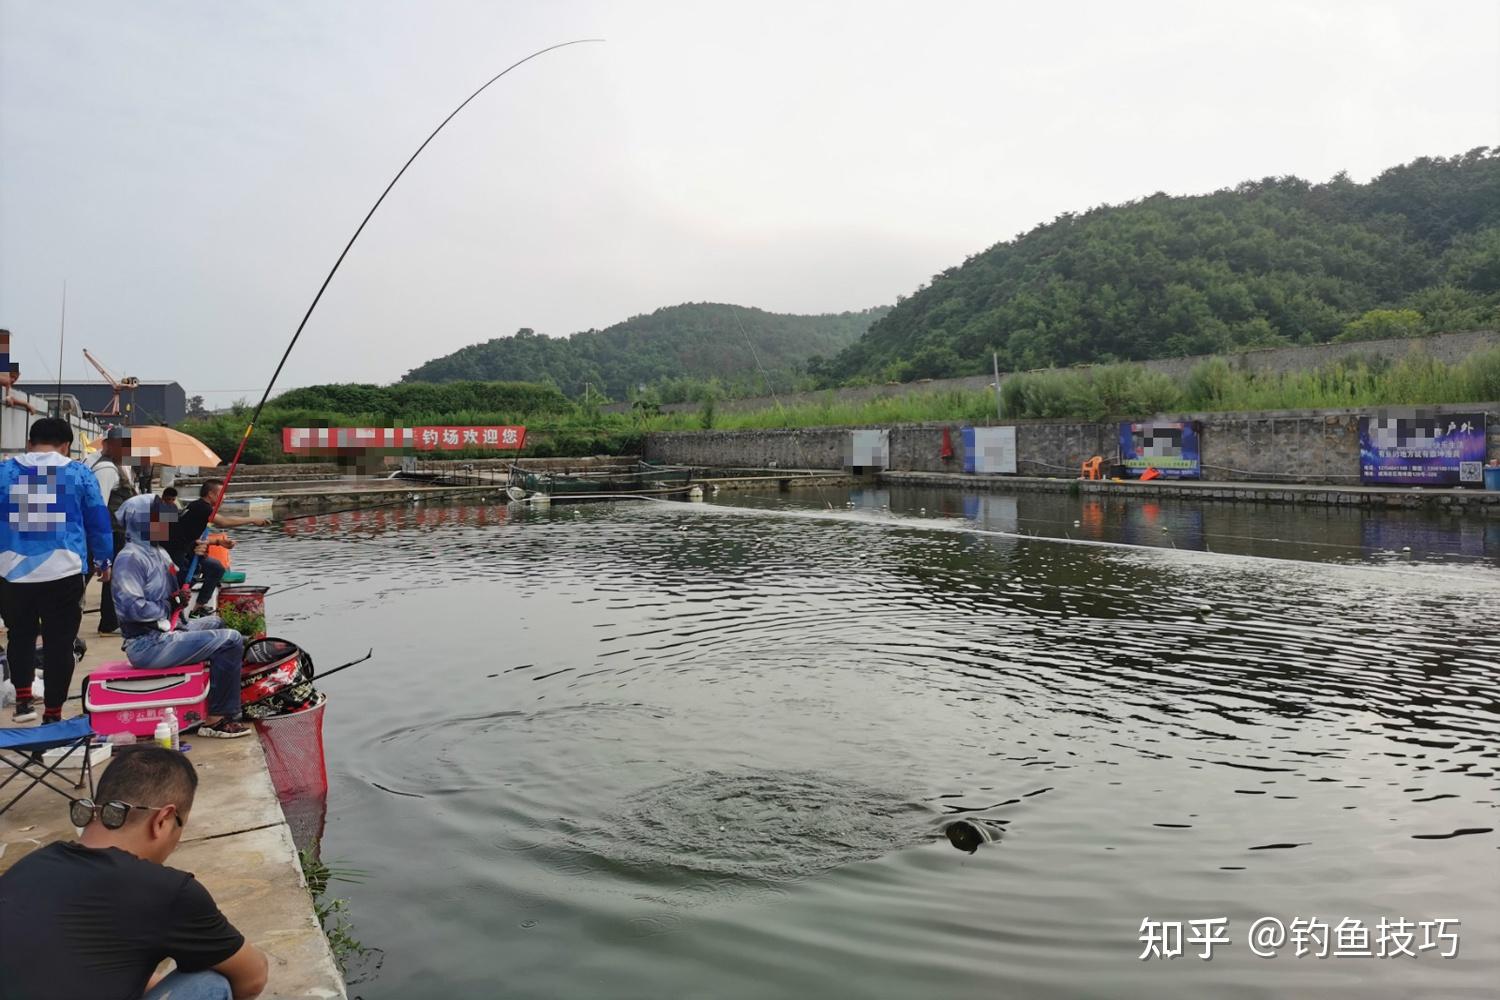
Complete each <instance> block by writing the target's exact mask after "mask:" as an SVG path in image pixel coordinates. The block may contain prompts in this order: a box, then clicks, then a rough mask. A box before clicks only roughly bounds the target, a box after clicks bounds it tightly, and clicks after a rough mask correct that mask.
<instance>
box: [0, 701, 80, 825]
mask: <svg viewBox="0 0 1500 1000" xmlns="http://www.w3.org/2000/svg"><path fill="white" fill-rule="evenodd" d="M93 742H94V729H93V727H92V726H91V725H90V724H89V719H88V716H86V715H80V716H78V717H77V718H73V719H68V720H67V721H66V722H48V723H46V724H44V725H40V726H33V727H32V728H30V729H0V764H4V765H5V766H6V767H8V768H10V769H11V772H12V773H11V774H9V775H7V776H6V778H5V780H4V781H0V789H4V788H5V786H7V785H9V784H10V783H11V782H12V781H15V780H17V779H26V778H30V779H31V780H30V782H29V783H28V784H27V785H26V787H24V788H22V789H21V790H20V791H19V792H17V793H16V794H15V797H14V798H12V799H11V800H10V801H9V802H7V803H5V805H3V806H0V816H3V815H4V814H5V812H6V810H8V809H10V807H11V806H13V805H15V804H16V803H17V802H19V801H21V798H22V796H24V795H25V794H26V793H27V792H29V791H31V790H32V789H33V788H35V787H36V786H37V785H44V786H46V787H47V788H50V789H52V790H53V791H54V792H56V793H57V794H59V795H61V796H62V797H63V798H65V799H68V800H69V801H71V800H72V799H74V798H75V797H76V796H75V794H74V793H75V792H77V790H78V789H80V788H82V787H84V785H85V784H86V785H88V789H89V798H93V796H94V767H93V760H92V758H91V757H90V755H89V745H90V744H92V743H93ZM58 747H67V750H66V751H65V752H64V753H63V754H62V755H61V756H59V757H58V758H57V759H56V760H55V761H53V762H52V763H51V764H50V765H44V763H43V760H42V752H43V751H45V750H54V749H56V748H58ZM80 751H81V752H82V753H83V764H82V766H81V767H80V769H79V775H78V783H77V784H76V785H73V786H72V787H71V788H64V787H61V786H59V785H54V784H53V783H52V781H51V780H49V779H53V778H60V777H61V775H59V774H58V773H57V769H58V768H60V767H62V766H63V764H65V763H66V762H67V761H68V759H69V758H71V757H72V756H73V755H74V754H75V753H79V752H80Z"/></svg>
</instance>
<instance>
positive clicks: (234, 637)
mask: <svg viewBox="0 0 1500 1000" xmlns="http://www.w3.org/2000/svg"><path fill="white" fill-rule="evenodd" d="M175 516H176V515H175V514H174V512H173V511H172V510H171V509H169V508H168V507H167V505H166V504H165V503H163V502H162V500H161V499H160V498H159V497H153V496H136V497H131V498H130V499H129V500H126V501H125V505H124V506H123V507H121V508H120V522H121V523H122V524H124V526H125V548H124V549H122V550H121V551H120V554H119V555H118V556H116V557H115V566H114V579H113V582H112V583H111V586H112V587H113V588H114V591H115V608H116V609H117V610H118V611H119V613H120V634H121V635H122V636H124V638H125V644H124V648H125V658H126V659H127V660H129V661H130V665H131V666H132V667H141V668H150V667H180V666H183V665H185V664H189V663H202V662H203V661H204V660H207V661H208V712H207V715H206V716H205V717H204V720H203V723H202V725H200V726H199V727H198V735H199V736H204V737H210V738H216V739H235V738H237V737H240V736H249V735H250V727H249V726H247V725H245V724H244V723H242V722H240V721H239V714H240V666H241V664H243V663H244V660H245V637H244V636H242V635H240V634H239V633H238V632H236V631H235V630H234V629H232V628H225V627H224V623H223V622H222V621H220V620H219V619H218V618H214V617H212V616H210V617H207V618H196V619H193V620H192V621H185V620H184V619H179V623H180V625H179V627H176V628H174V627H173V624H172V612H173V611H174V610H181V608H182V604H183V603H185V602H186V599H187V595H186V594H184V593H183V592H182V591H181V590H179V588H178V586H177V567H176V565H175V564H174V563H173V562H172V558H171V556H169V555H168V554H167V552H166V550H165V549H164V547H163V546H165V545H166V542H167V539H168V538H169V537H171V532H172V527H173V523H174V519H175ZM207 547H208V544H207V543H206V542H199V543H198V544H197V546H196V548H198V549H206V548H207ZM191 551H192V550H191V549H190V550H189V552H191Z"/></svg>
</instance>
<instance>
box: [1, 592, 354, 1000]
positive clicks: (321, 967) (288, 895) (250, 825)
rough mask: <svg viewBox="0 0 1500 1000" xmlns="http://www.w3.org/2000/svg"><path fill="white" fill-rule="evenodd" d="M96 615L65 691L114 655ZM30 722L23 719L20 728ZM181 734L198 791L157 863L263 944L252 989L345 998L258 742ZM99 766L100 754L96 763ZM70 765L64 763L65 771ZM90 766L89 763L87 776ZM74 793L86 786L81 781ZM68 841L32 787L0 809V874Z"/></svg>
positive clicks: (60, 818) (75, 705)
mask: <svg viewBox="0 0 1500 1000" xmlns="http://www.w3.org/2000/svg"><path fill="white" fill-rule="evenodd" d="M85 602H86V603H85V606H86V607H90V608H95V609H97V608H98V606H99V583H98V581H97V580H96V581H94V582H92V583H91V584H90V585H89V588H88V592H87V596H86V598H85ZM98 622H99V618H98V613H97V610H96V611H94V612H92V613H89V614H85V615H84V618H83V626H82V627H81V628H80V629H79V633H78V634H79V637H80V638H82V639H83V640H84V642H86V643H88V647H89V648H88V652H87V653H86V654H85V655H84V658H83V662H82V663H80V664H79V665H78V667H77V669H75V671H74V673H73V690H72V691H71V692H70V693H71V694H75V695H76V694H77V693H78V692H79V688H80V684H81V682H82V679H83V676H84V675H85V674H87V673H88V672H89V671H90V670H93V669H95V668H97V667H98V666H99V665H100V664H101V663H104V662H105V661H107V660H120V659H123V658H124V654H123V653H122V652H121V651H120V637H119V636H118V635H99V634H98V633H97V632H96V629H97V627H98ZM81 711H82V704H81V702H80V700H79V699H77V698H74V699H71V700H69V701H68V702H67V703H66V704H65V705H64V707H63V715H64V716H65V717H71V716H75V715H78V714H80V713H81ZM10 717H11V712H10V709H8V708H7V709H5V710H4V712H3V713H0V727H9V726H12V725H14V724H13V723H12V722H11V721H10ZM33 725H35V724H34V723H23V724H22V727H21V728H29V727H31V726H33ZM184 742H186V743H188V744H189V745H190V747H191V750H190V751H189V753H188V759H189V760H191V761H192V762H193V765H194V766H195V767H196V769H197V771H198V794H197V796H196V798H195V800H194V802H193V808H192V810H191V811H190V812H189V813H188V820H187V825H186V826H185V827H184V828H183V831H182V842H181V844H180V845H179V846H178V848H177V850H176V851H175V852H174V853H173V854H172V856H171V858H169V859H168V860H167V864H169V865H171V866H172V867H173V868H178V869H181V870H182V871H187V872H192V873H193V875H194V876H196V877H197V879H198V881H199V882H201V883H203V885H204V887H206V888H207V889H208V891H209V892H210V893H212V894H213V897H214V901H215V902H217V903H218V904H219V908H220V909H221V910H223V911H224V915H225V916H227V917H228V918H229V921H230V922H231V923H232V924H234V925H235V926H236V927H237V928H239V930H240V932H241V933H243V934H244V935H245V938H246V940H248V941H250V942H251V943H253V944H255V945H257V946H259V947H260V948H261V949H262V950H263V951H265V953H266V955H267V956H268V957H269V959H270V965H271V969H270V978H269V980H268V982H267V985H266V991H265V992H264V993H262V994H261V996H263V997H277V998H290V997H298V998H303V997H314V998H320V1000H331V998H342V997H346V996H347V995H348V994H347V991H346V990H345V987H344V978H343V976H342V975H341V974H340V973H339V969H338V966H337V965H336V964H335V963H334V960H333V955H332V953H331V952H330V951H329V949H328V939H327V938H326V937H324V935H323V929H322V927H321V926H320V925H319V923H318V918H317V915H316V914H315V913H314V912H313V905H312V897H311V896H310V895H309V894H308V891H307V887H306V884H305V883H304V882H303V879H302V866H301V864H300V862H299V860H298V857H297V848H296V845H295V844H294V843H293V842H292V834H291V828H290V827H289V826H288V825H287V820H286V816H285V815H284V814H283V813H282V811H281V804H280V802H279V801H278V800H277V798H276V790H275V788H274V787H272V785H271V776H270V774H269V773H268V772H267V770H266V758H265V754H264V753H263V752H262V751H261V747H260V740H259V739H258V738H257V737H254V736H251V737H246V738H244V739H238V740H210V739H202V740H200V739H195V738H194V737H193V736H188V737H186V738H185V740H184ZM108 766H109V765H108V762H105V763H104V764H103V767H106V768H107V767H108ZM59 773H63V774H68V773H69V772H63V771H61V770H60V772H59ZM77 773H78V772H77V770H76V769H74V770H73V771H72V772H71V775H72V778H75V779H76V777H77ZM100 773H101V772H100V771H98V770H96V771H95V774H94V780H95V781H96V782H97V781H98V778H99V774H100ZM7 791H8V792H12V789H7ZM12 793H13V792H12ZM78 794H79V795H86V794H88V792H87V789H82V790H80V791H79V792H78ZM6 798H7V799H8V798H9V795H7V796H6ZM75 839H77V831H76V828H75V827H74V826H73V824H72V822H71V821H70V820H69V819H68V807H67V803H65V802H64V801H63V799H62V797H61V796H59V795H57V794H55V793H53V792H51V791H48V790H47V789H45V788H41V787H37V788H33V789H32V790H31V792H30V793H28V794H27V795H26V797H25V798H23V799H21V801H20V802H19V803H17V804H16V805H15V806H14V807H12V808H11V809H10V811H9V812H7V813H6V814H5V815H4V816H3V817H0V872H4V871H5V870H6V869H8V868H9V867H10V866H11V865H13V864H15V863H16V862H17V861H19V860H21V859H22V858H23V857H25V856H26V855H27V854H29V853H30V852H31V851H33V850H35V849H37V848H38V847H42V846H45V845H46V844H49V843H51V842H53V841H55V840H75Z"/></svg>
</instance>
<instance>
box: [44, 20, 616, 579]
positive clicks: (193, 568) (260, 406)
mask: <svg viewBox="0 0 1500 1000" xmlns="http://www.w3.org/2000/svg"><path fill="white" fill-rule="evenodd" d="M602 41H604V39H602V38H575V39H573V40H572V41H569V42H559V43H557V44H556V45H549V46H547V47H546V48H544V49H538V50H537V51H535V52H533V53H532V54H531V55H529V56H527V57H526V58H524V59H519V60H517V61H516V62H513V63H511V64H510V65H509V66H507V67H505V68H504V69H503V70H501V71H500V72H498V73H496V74H495V75H494V76H492V77H490V78H489V79H488V80H486V81H485V82H484V84H483V85H482V86H480V88H479V89H478V90H476V91H474V93H472V94H470V95H469V96H468V97H466V98H464V100H463V103H461V104H459V106H458V107H456V108H454V109H453V110H452V111H450V112H449V113H448V117H446V118H444V119H443V120H442V121H441V122H439V123H438V127H437V128H435V129H433V130H432V134H431V135H429V136H428V137H427V138H426V139H423V140H422V145H420V146H418V147H417V151H416V152H415V153H412V154H411V156H410V157H408V158H407V161H406V162H405V163H404V164H402V166H401V169H400V170H398V171H396V176H395V177H392V178H391V182H390V183H389V184H387V185H386V186H385V190H384V191H382V192H380V197H379V198H376V199H375V204H373V205H371V206H370V210H369V211H368V212H366V213H365V217H364V220H363V221H361V222H360V224H359V228H358V229H356V230H354V235H353V236H351V237H349V242H348V243H346V244H344V250H343V252H342V253H340V254H339V257H338V260H336V261H334V262H333V268H332V269H331V270H330V271H329V272H328V276H327V277H326V278H324V279H323V284H322V285H320V286H319V287H318V294H316V295H314V296H313V300H312V304H311V305H309V306H308V307H307V312H305V313H303V314H302V322H300V323H298V324H297V330H296V332H295V333H293V334H292V339H291V342H290V343H288V344H287V345H286V350H285V351H284V352H282V355H281V361H280V362H278V363H277V365H276V370H275V371H274V372H272V373H271V381H269V382H267V383H266V391H265V392H263V393H261V396H260V402H259V403H256V404H255V411H254V412H253V413H251V415H250V422H249V423H248V424H246V425H245V433H244V434H243V435H241V437H240V444H239V447H238V448H236V449H235V451H234V458H233V459H231V460H230V462H229V468H228V470H227V471H226V472H225V473H224V482H223V483H222V484H221V486H220V489H219V498H218V499H217V500H215V501H214V505H213V510H212V511H211V512H210V513H209V515H208V524H207V525H205V526H204V528H203V534H202V535H201V536H199V539H198V540H199V541H200V542H203V541H207V539H208V535H209V529H211V528H212V527H213V522H214V518H215V517H217V516H218V515H219V506H220V505H221V504H223V502H224V497H225V495H226V494H227V493H228V491H229V483H230V481H231V480H232V479H234V472H235V470H236V469H238V468H239V465H240V459H241V458H242V457H244V454H245V446H246V445H247V444H248V443H249V442H250V435H251V433H252V432H253V431H254V430H255V422H256V421H257V420H259V419H260V414H261V411H262V410H264V409H265V408H266V401H267V400H268V399H270V398H271V390H272V389H274V388H275V387H276V380H277V379H278V378H280V377H281V370H282V368H284V367H286V361H287V358H289V357H291V356H292V348H294V347H296V346H297V341H298V340H299V339H301V337H302V330H303V328H304V327H306V326H307V321H308V319H309V318H310V317H311V316H312V314H313V310H314V309H316V308H318V303H319V302H320V301H321V300H322V298H323V292H324V291H326V290H327V289H328V283H329V282H331V281H332V280H333V276H334V275H335V274H337V273H338V269H339V265H341V264H343V263H344V258H345V257H347V256H348V255H349V250H350V248H351V247H353V246H354V241H355V240H357V239H359V234H360V233H362V232H364V231H365V226H366V225H368V224H369V221H370V217H371V216H373V215H374V214H375V210H376V209H377V208H379V207H380V204H381V202H383V201H385V196H386V195H388V194H390V193H391V188H393V187H395V186H396V182H397V181H399V180H400V179H401V176H402V175H403V174H405V173H406V170H407V168H408V167H410V166H411V165H412V163H413V162H414V161H415V160H416V158H417V157H418V156H421V155H422V150H424V149H426V148H427V144H428V143H430V142H432V140H433V139H435V138H437V134H438V133H439V132H441V131H442V130H443V127H444V126H446V125H447V124H448V123H449V122H451V121H452V120H453V119H454V117H455V116H456V115H457V114H458V113H459V112H460V111H462V110H463V109H464V108H465V107H467V106H468V104H469V102H470V101H472V100H474V98H476V97H478V96H479V95H480V94H482V93H484V92H485V91H486V90H487V89H489V86H490V84H492V83H494V82H495V81H496V80H499V79H500V78H501V77H502V76H505V75H506V74H507V73H509V72H510V71H511V70H513V69H516V68H517V67H519V66H523V65H525V64H526V63H529V62H530V61H531V60H533V59H535V58H537V57H538V56H542V55H546V54H547V53H548V52H551V51H553V50H554V49H562V48H567V47H568V46H569V45H582V44H584V43H586V42H602ZM60 370H61V365H60V364H59V372H60ZM197 570H198V553H197V552H194V553H193V557H192V560H191V561H190V562H189V563H188V571H187V581H188V582H187V585H188V586H189V587H191V586H192V581H193V576H194V574H195V573H196V572H197Z"/></svg>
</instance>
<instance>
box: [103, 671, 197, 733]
mask: <svg viewBox="0 0 1500 1000" xmlns="http://www.w3.org/2000/svg"><path fill="white" fill-rule="evenodd" d="M207 703H208V668H207V667H206V666H204V665H203V664H201V663H194V664H190V665H188V666H185V667H149V668H145V669H141V668H137V667H132V666H131V665H130V664H129V663H126V662H125V661H123V660H117V661H114V662H112V663H104V664H101V665H100V666H99V668H98V669H97V670H94V671H93V672H92V673H90V674H89V675H88V678H87V680H86V681H85V684H84V689H83V707H84V710H85V711H87V712H88V713H89V717H90V719H91V721H92V724H93V727H94V732H96V733H101V734H103V735H105V736H108V735H109V734H111V733H127V732H128V733H134V734H135V735H136V738H137V739H150V738H151V735H152V733H154V732H155V731H156V724H157V723H158V722H160V721H162V719H164V718H166V714H167V709H169V708H170V709H173V710H175V711H176V713H177V727H178V729H186V728H188V727H189V726H196V725H197V724H198V723H200V722H202V721H203V717H204V715H205V714H206V712H207V709H208V704H207Z"/></svg>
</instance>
